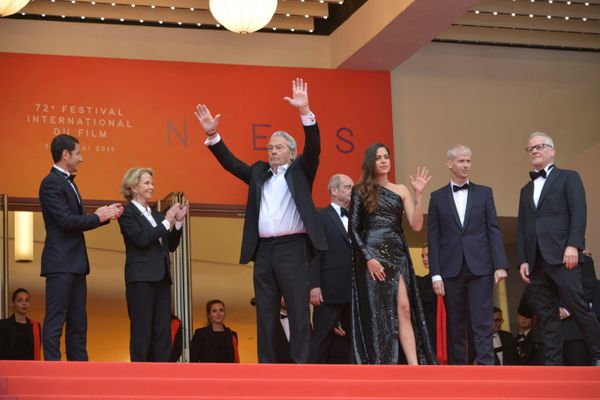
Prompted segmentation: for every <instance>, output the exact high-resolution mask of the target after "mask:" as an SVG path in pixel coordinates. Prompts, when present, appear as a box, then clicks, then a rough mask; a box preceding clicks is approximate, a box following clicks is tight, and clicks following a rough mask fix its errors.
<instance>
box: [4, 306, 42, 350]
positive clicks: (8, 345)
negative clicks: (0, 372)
mask: <svg viewBox="0 0 600 400" xmlns="http://www.w3.org/2000/svg"><path fill="white" fill-rule="evenodd" d="M27 325H28V326H29V327H30V328H31V329H28V330H27V337H26V338H25V340H26V341H27V343H28V345H29V346H30V349H31V354H34V346H35V344H34V337H33V329H38V332H37V337H38V340H39V338H41V336H42V332H41V329H40V325H39V324H37V325H35V326H34V325H32V323H31V320H30V319H29V318H27ZM16 334H17V322H16V320H15V315H14V314H13V315H11V316H10V317H8V318H6V319H0V360H9V359H11V354H12V353H13V349H14V346H15V339H16ZM37 346H38V348H39V346H40V343H39V342H38V343H37ZM32 360H33V358H32Z"/></svg>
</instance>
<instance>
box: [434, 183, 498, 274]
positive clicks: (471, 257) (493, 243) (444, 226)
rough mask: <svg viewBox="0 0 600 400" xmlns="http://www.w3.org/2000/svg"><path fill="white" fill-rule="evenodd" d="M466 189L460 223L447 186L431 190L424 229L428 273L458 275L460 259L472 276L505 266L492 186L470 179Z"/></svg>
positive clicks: (450, 189)
mask: <svg viewBox="0 0 600 400" xmlns="http://www.w3.org/2000/svg"><path fill="white" fill-rule="evenodd" d="M468 191H469V193H468V197H467V207H466V211H465V219H464V226H461V223H460V218H459V216H458V212H457V210H456V205H455V203H454V197H453V195H452V188H451V187H450V185H449V184H448V185H445V186H444V187H442V188H440V189H438V190H436V191H435V192H433V193H431V200H430V202H429V212H428V217H427V218H428V219H427V230H428V243H429V270H430V273H431V275H432V276H433V275H441V276H442V278H453V277H456V276H458V274H459V273H460V270H461V268H462V264H463V258H464V260H465V261H466V263H467V266H468V268H469V270H470V271H471V273H472V274H473V275H476V276H483V275H489V274H493V273H494V270H495V269H498V268H507V267H508V263H507V261H506V253H505V252H504V244H503V243H502V234H501V233H500V227H499V226H498V217H497V215H496V206H495V204H494V196H493V194H492V189H491V188H489V187H487V186H482V185H477V184H474V183H473V182H470V183H469V189H468Z"/></svg>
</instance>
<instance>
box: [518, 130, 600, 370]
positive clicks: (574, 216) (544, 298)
mask: <svg viewBox="0 0 600 400" xmlns="http://www.w3.org/2000/svg"><path fill="white" fill-rule="evenodd" d="M526 150H527V153H528V154H529V159H530V160H531V163H532V165H533V167H534V168H535V171H531V172H530V176H531V179H532V180H531V181H530V182H528V183H527V184H526V185H525V186H523V188H522V189H521V195H520V199H519V215H518V219H517V257H518V260H519V264H520V274H521V278H522V279H523V280H524V281H525V282H526V283H531V285H532V287H533V292H534V297H535V304H536V310H537V314H538V317H539V326H540V328H541V329H542V340H543V342H544V358H545V364H546V365H562V364H563V339H562V336H561V334H560V326H561V322H560V313H559V301H562V302H563V304H564V305H565V307H566V308H567V309H568V310H569V312H571V314H572V315H573V317H574V318H575V320H576V321H577V324H578V325H579V327H580V329H581V331H582V332H583V335H584V338H585V342H586V345H587V347H588V349H589V351H590V353H591V355H592V360H593V363H594V364H595V365H597V366H600V341H599V339H598V338H600V325H599V324H598V320H597V319H596V316H595V315H594V314H593V312H592V310H591V309H590V307H589V304H588V303H587V302H586V301H585V298H584V294H583V288H582V284H581V266H580V264H579V263H580V262H581V261H582V260H583V257H582V256H581V254H580V252H581V251H582V250H583V248H584V247H585V243H584V242H585V240H584V237H585V225H586V218H587V210H586V202H585V190H584V188H583V183H582V181H581V178H580V177H579V174H578V173H577V172H575V171H571V170H563V169H559V168H556V167H555V166H554V157H555V155H556V151H555V149H554V141H553V140H552V138H550V137H549V136H548V135H547V134H545V133H542V132H534V133H532V134H531V135H530V137H529V142H528V144H527V147H526ZM559 294H560V297H559ZM559 299H560V300H559Z"/></svg>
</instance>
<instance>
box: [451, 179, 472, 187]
mask: <svg viewBox="0 0 600 400" xmlns="http://www.w3.org/2000/svg"><path fill="white" fill-rule="evenodd" d="M465 183H467V184H469V185H471V182H470V181H469V180H468V179H467V180H466V181H465ZM465 183H463V185H464V184H465ZM452 186H462V185H459V184H458V183H456V182H454V180H452V179H450V189H452Z"/></svg>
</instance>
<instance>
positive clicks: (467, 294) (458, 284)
mask: <svg viewBox="0 0 600 400" xmlns="http://www.w3.org/2000/svg"><path fill="white" fill-rule="evenodd" d="M444 289H445V291H446V295H445V296H444V303H445V305H446V332H447V341H448V363H449V364H452V365H466V364H468V362H469V357H468V354H467V335H468V334H469V335H470V333H471V332H470V331H469V332H468V324H469V321H470V324H471V330H472V333H473V334H472V337H473V347H474V350H475V362H476V363H477V364H478V365H494V347H493V342H492V319H493V299H492V297H493V295H492V293H493V290H494V277H493V275H483V276H476V275H473V274H472V273H471V271H469V268H468V267H467V265H466V263H465V262H464V260H463V266H462V269H461V271H460V274H459V275H458V276H457V277H455V278H446V279H444Z"/></svg>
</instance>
